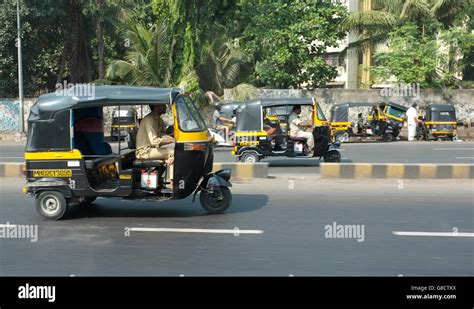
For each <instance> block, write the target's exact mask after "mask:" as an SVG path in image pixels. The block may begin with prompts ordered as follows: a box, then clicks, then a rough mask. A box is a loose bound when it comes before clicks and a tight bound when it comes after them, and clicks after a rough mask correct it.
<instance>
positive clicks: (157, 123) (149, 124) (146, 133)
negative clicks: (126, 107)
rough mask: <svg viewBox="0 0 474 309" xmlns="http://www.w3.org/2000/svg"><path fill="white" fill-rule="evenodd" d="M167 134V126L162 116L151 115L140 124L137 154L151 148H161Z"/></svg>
mask: <svg viewBox="0 0 474 309" xmlns="http://www.w3.org/2000/svg"><path fill="white" fill-rule="evenodd" d="M165 132H166V125H165V122H164V121H163V119H161V117H160V116H155V114H153V113H150V114H148V115H146V116H145V118H143V119H142V120H141V122H140V127H139V128H138V132H137V140H136V146H137V152H139V151H140V150H146V149H147V148H148V147H150V146H160V145H161V141H162V140H163V136H164V135H165Z"/></svg>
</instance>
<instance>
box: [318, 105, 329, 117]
mask: <svg viewBox="0 0 474 309" xmlns="http://www.w3.org/2000/svg"><path fill="white" fill-rule="evenodd" d="M316 110H317V113H318V119H319V120H321V121H327V119H326V116H324V113H323V110H322V109H321V107H320V106H319V105H317V109H316Z"/></svg>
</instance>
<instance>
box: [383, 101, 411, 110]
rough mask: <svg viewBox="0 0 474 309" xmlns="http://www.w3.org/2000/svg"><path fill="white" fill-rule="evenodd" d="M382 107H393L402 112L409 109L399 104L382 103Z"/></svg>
mask: <svg viewBox="0 0 474 309" xmlns="http://www.w3.org/2000/svg"><path fill="white" fill-rule="evenodd" d="M380 105H388V106H393V107H395V108H398V109H401V110H404V111H407V110H408V107H406V106H404V105H400V104H397V103H393V102H382V103H380Z"/></svg>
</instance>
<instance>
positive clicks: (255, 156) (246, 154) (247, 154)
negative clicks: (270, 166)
mask: <svg viewBox="0 0 474 309" xmlns="http://www.w3.org/2000/svg"><path fill="white" fill-rule="evenodd" d="M249 157H253V160H254V162H249V163H256V162H258V161H260V157H259V156H258V154H257V153H256V152H244V153H243V154H242V155H241V156H240V161H242V162H244V163H247V158H249Z"/></svg>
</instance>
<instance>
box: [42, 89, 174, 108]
mask: <svg viewBox="0 0 474 309" xmlns="http://www.w3.org/2000/svg"><path fill="white" fill-rule="evenodd" d="M80 87H88V85H76V86H74V87H72V88H69V89H66V90H62V91H56V92H53V93H48V94H45V95H42V96H40V97H38V100H37V101H36V105H37V109H38V111H39V112H40V113H41V112H52V111H58V110H63V109H69V108H76V107H77V108H79V107H93V106H104V105H130V104H168V103H170V100H172V99H174V98H175V96H176V95H177V94H179V93H181V92H183V91H182V90H181V89H176V88H152V87H132V86H95V87H91V88H90V89H87V88H80ZM89 87H90V86H89ZM84 89H86V90H87V91H84ZM86 92H89V93H87V94H88V95H85V94H86ZM77 94H79V96H78V95H77Z"/></svg>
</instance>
